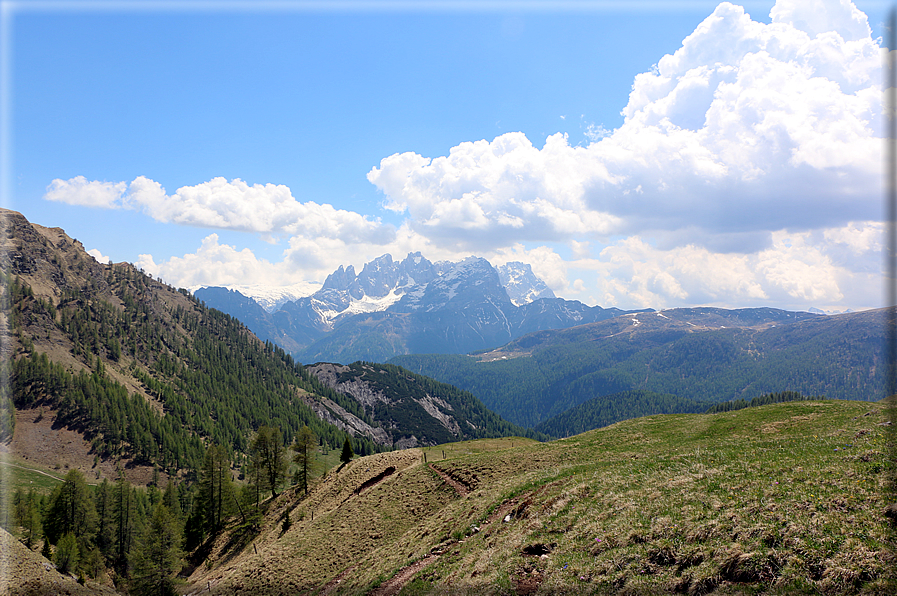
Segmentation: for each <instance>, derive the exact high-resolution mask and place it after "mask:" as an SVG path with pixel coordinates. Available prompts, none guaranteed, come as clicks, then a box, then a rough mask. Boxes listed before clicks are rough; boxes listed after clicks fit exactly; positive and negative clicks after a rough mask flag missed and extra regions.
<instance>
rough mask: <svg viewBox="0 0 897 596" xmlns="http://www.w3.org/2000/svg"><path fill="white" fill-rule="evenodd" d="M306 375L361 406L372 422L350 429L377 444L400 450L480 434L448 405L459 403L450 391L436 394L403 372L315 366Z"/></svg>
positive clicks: (373, 366)
mask: <svg viewBox="0 0 897 596" xmlns="http://www.w3.org/2000/svg"><path fill="white" fill-rule="evenodd" d="M308 371H309V372H311V373H312V374H313V375H315V376H316V377H317V378H318V380H319V381H321V383H323V384H324V385H325V386H327V387H330V388H331V389H333V390H334V391H338V392H339V393H342V394H343V395H346V396H349V397H351V398H353V399H354V400H356V401H357V402H358V403H359V405H361V407H362V409H363V411H364V414H365V416H366V417H367V418H369V419H370V420H371V421H372V422H371V424H370V425H366V424H365V427H366V428H362V427H361V426H360V425H358V428H355V429H354V430H356V431H357V432H361V433H363V434H366V435H367V436H369V437H370V438H371V439H373V440H374V441H376V442H377V443H379V444H381V445H390V446H394V447H396V448H401V449H405V448H408V447H419V446H425V445H437V444H439V443H445V442H451V441H456V440H461V439H463V438H470V437H472V436H474V435H473V434H471V431H477V430H482V429H479V428H478V427H477V424H475V423H474V422H472V421H471V420H470V419H468V418H466V417H465V416H464V415H463V414H462V413H461V411H462V410H466V409H467V406H465V405H459V407H456V406H453V405H452V404H451V403H449V400H450V399H459V397H458V396H457V395H456V393H457V392H456V391H455V390H454V388H452V390H451V392H448V393H444V394H442V395H440V394H439V393H438V389H439V387H438V386H437V385H433V384H430V385H429V387H428V384H427V383H426V382H423V381H421V380H420V379H418V378H416V377H415V376H413V375H411V374H410V373H408V371H405V370H403V369H399V368H397V367H390V366H385V365H378V364H365V363H360V362H356V363H354V364H352V365H349V366H341V365H339V364H329V363H320V364H315V365H314V366H310V367H308ZM449 396H453V397H449ZM343 419H346V418H345V417H343ZM358 422H361V421H360V420H359V421H358ZM362 424H364V423H362Z"/></svg>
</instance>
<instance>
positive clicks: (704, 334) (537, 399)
mask: <svg viewBox="0 0 897 596" xmlns="http://www.w3.org/2000/svg"><path fill="white" fill-rule="evenodd" d="M893 320H894V312H893V311H891V312H890V313H889V312H888V311H887V310H885V309H880V310H871V311H862V312H856V313H849V314H840V315H819V314H813V313H805V312H791V311H783V310H778V309H773V308H745V309H736V310H727V309H722V308H711V307H701V308H676V309H670V310H664V311H659V312H644V313H628V314H623V315H620V316H618V317H615V318H612V319H609V320H605V321H600V322H597V323H591V324H586V325H579V326H576V327H570V328H566V329H557V330H544V331H538V332H535V333H530V334H527V335H524V336H522V337H519V338H517V339H515V340H513V341H510V342H508V343H507V344H506V345H504V346H502V347H501V348H499V349H496V350H492V351H488V352H480V353H477V354H475V355H459V354H455V355H451V354H415V355H405V356H397V357H396V358H393V359H391V360H390V362H391V363H393V364H397V365H399V366H402V367H404V368H406V369H408V370H412V371H414V372H416V373H419V374H423V375H426V376H428V377H431V378H434V379H438V380H440V381H442V382H444V383H450V384H452V385H454V386H455V387H458V388H460V389H465V390H467V391H470V392H471V393H473V394H475V395H476V396H477V397H479V398H480V399H481V400H482V401H483V403H484V404H485V405H486V407H488V408H489V409H491V410H492V411H494V412H497V413H498V414H500V415H501V416H502V417H503V418H505V419H506V420H510V421H511V422H514V423H516V424H519V425H521V426H526V427H529V428H536V429H538V430H541V431H543V432H550V433H553V434H566V433H567V432H578V431H579V430H581V428H580V427H576V426H570V427H569V428H565V427H564V426H563V425H564V424H565V421H563V420H561V421H556V422H557V423H556V424H553V426H551V427H543V426H539V425H540V423H542V422H545V421H546V420H548V419H550V418H552V417H554V416H558V415H560V414H562V413H564V412H567V411H569V410H570V409H571V408H574V407H576V406H578V405H580V404H582V403H584V402H586V401H589V400H592V399H593V398H594V399H601V400H603V401H604V403H602V404H593V408H592V409H593V410H601V412H602V413H601V417H602V420H603V422H604V423H605V424H610V423H612V422H615V421H618V420H623V419H625V418H630V417H632V416H637V415H644V414H651V413H667V412H685V411H695V412H696V411H702V408H704V407H706V405H707V404H712V403H719V402H723V401H728V400H732V399H747V400H750V399H751V398H754V397H757V396H759V395H761V394H765V393H774V392H781V391H797V392H800V393H802V394H804V395H824V396H826V397H829V398H832V399H859V400H877V399H881V398H882V397H884V395H883V387H884V373H883V369H884V366H882V363H883V362H884V358H885V356H884V353H883V348H882V346H883V341H884V329H885V324H886V323H889V324H893ZM636 391H642V392H651V393H653V394H655V395H653V396H649V397H648V398H645V394H636V393H633V392H636ZM657 394H665V395H667V396H673V397H675V398H677V399H676V400H671V399H668V398H664V399H659V398H657V397H656V395H657ZM633 398H635V399H633ZM636 406H637V407H636ZM640 408H642V409H640Z"/></svg>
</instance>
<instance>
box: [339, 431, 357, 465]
mask: <svg viewBox="0 0 897 596" xmlns="http://www.w3.org/2000/svg"><path fill="white" fill-rule="evenodd" d="M354 455H355V453H354V452H353V451H352V442H351V441H349V437H348V436H347V437H346V440H345V441H344V442H343V452H342V453H341V454H340V456H339V460H340V461H341V462H343V463H344V464H347V463H349V462H350V461H352V456H354Z"/></svg>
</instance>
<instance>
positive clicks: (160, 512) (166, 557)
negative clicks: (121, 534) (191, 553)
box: [133, 502, 184, 596]
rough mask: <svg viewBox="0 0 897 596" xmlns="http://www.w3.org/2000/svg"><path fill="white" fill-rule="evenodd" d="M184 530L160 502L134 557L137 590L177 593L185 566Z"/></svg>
mask: <svg viewBox="0 0 897 596" xmlns="http://www.w3.org/2000/svg"><path fill="white" fill-rule="evenodd" d="M182 535H183V534H182V532H181V527H180V523H179V521H178V519H177V518H176V517H175V516H174V515H172V513H171V512H170V511H169V510H168V507H166V506H165V503H164V502H159V503H158V504H157V505H156V507H155V509H154V510H153V516H152V518H150V520H149V523H148V524H147V526H146V529H145V531H144V533H143V535H142V537H141V539H140V542H139V544H138V546H137V548H136V554H135V556H134V571H133V578H134V580H133V588H134V590H133V593H136V594H140V595H143V594H146V595H148V596H149V595H154V596H174V595H175V594H177V592H176V591H175V585H174V580H175V576H176V575H177V573H178V572H179V571H180V570H181V568H183V566H184V558H183V557H184V553H183V551H182V549H181V541H182Z"/></svg>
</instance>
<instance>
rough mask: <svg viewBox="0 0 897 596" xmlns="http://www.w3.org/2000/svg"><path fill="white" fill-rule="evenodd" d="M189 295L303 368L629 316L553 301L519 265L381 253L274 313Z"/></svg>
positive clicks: (482, 343)
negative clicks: (399, 258) (400, 257)
mask: <svg viewBox="0 0 897 596" xmlns="http://www.w3.org/2000/svg"><path fill="white" fill-rule="evenodd" d="M195 296H196V297H197V298H198V299H200V300H202V301H203V302H205V303H206V304H207V305H209V306H211V307H213V308H217V309H219V310H222V311H224V312H227V313H228V314H231V315H232V316H234V317H237V318H238V319H240V320H241V321H243V322H244V323H246V325H247V326H248V327H249V328H250V329H252V330H253V331H254V332H255V333H256V335H258V336H259V337H260V338H262V339H266V340H271V341H273V342H275V343H277V344H278V345H280V346H282V347H283V348H284V349H286V350H287V351H289V352H291V353H292V354H293V355H294V356H295V357H296V358H297V359H298V360H300V361H302V362H321V361H326V362H340V363H344V364H345V363H350V362H354V361H356V360H366V361H385V360H387V359H388V358H391V357H393V356H397V355H400V354H411V353H440V354H452V353H465V352H471V351H477V350H484V349H490V348H496V347H498V346H501V345H503V344H505V343H507V342H509V341H511V340H513V339H515V338H518V337H520V336H522V335H525V334H526V333H530V332H533V331H541V330H545V329H559V328H566V327H570V326H573V325H579V324H583V323H590V322H595V321H601V320H605V319H608V318H611V317H615V316H617V315H619V314H622V313H624V312H632V311H623V310H620V309H617V308H602V307H599V306H594V307H590V306H587V305H585V304H583V303H581V302H578V301H572V300H563V299H561V298H557V297H556V296H555V295H554V293H553V292H552V291H551V289H550V288H548V286H547V285H546V284H545V282H544V281H542V280H541V279H539V278H538V277H537V276H536V275H535V274H534V273H533V271H532V268H531V266H530V265H528V264H525V263H520V262H511V263H506V264H504V265H501V266H499V267H493V266H492V265H491V264H490V263H489V262H488V261H486V260H485V259H482V258H478V257H469V258H467V259H465V260H463V261H460V262H458V263H451V262H445V261H443V262H437V263H433V262H431V261H429V260H427V259H426V258H425V257H423V256H422V255H421V254H420V253H409V254H408V255H407V256H406V257H405V259H403V260H402V261H394V260H393V258H392V256H391V255H388V254H387V255H383V256H381V257H378V258H377V259H374V260H373V261H371V262H369V263H367V264H365V266H364V267H363V268H362V270H361V272H360V273H356V272H355V268H354V267H353V266H351V265H350V266H348V267H345V268H344V267H342V266H340V267H339V268H338V269H337V270H336V271H334V272H333V273H332V274H330V275H329V276H328V277H327V279H326V280H325V281H324V284H323V286H322V287H321V289H320V290H318V291H316V292H314V293H313V294H311V295H310V296H305V297H301V298H299V299H297V300H293V301H286V302H283V303H282V304H281V305H280V306H279V308H277V309H276V310H274V311H273V312H269V311H267V310H266V309H264V308H262V306H261V305H260V304H258V303H257V302H255V301H254V300H253V299H252V298H249V297H247V296H245V295H243V294H242V293H240V292H238V291H236V290H232V289H229V288H224V287H204V288H200V289H198V290H196V292H195Z"/></svg>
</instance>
